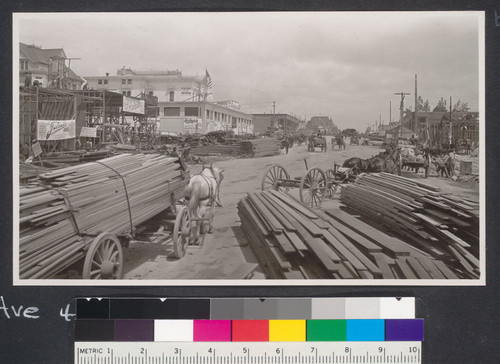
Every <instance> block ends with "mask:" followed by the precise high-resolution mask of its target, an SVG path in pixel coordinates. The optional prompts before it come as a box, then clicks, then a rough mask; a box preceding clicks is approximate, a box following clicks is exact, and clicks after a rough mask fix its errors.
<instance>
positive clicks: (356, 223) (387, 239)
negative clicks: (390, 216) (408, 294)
mask: <svg viewBox="0 0 500 364" xmlns="http://www.w3.org/2000/svg"><path fill="white" fill-rule="evenodd" d="M326 213H327V214H328V215H330V216H332V217H333V218H334V219H335V220H337V221H339V222H340V223H342V224H344V225H346V226H348V227H349V228H351V229H352V230H354V231H356V232H357V233H359V234H361V235H362V236H364V237H365V238H369V239H370V240H372V241H374V242H375V243H376V244H379V245H381V246H382V247H383V248H385V249H387V250H388V251H390V252H391V253H392V254H394V255H395V256H406V255H410V250H409V249H408V248H407V247H406V246H403V245H402V244H401V241H400V240H399V239H396V238H393V237H391V236H388V235H387V234H385V233H383V232H381V231H380V230H377V229H375V228H373V227H372V226H370V225H368V224H366V223H364V222H363V221H361V220H359V219H356V218H355V217H353V216H351V215H349V214H347V213H345V212H343V211H341V210H326Z"/></svg>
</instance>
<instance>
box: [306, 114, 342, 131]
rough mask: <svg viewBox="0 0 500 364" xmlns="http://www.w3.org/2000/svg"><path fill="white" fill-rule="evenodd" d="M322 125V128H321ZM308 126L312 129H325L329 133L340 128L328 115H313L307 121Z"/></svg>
mask: <svg viewBox="0 0 500 364" xmlns="http://www.w3.org/2000/svg"><path fill="white" fill-rule="evenodd" d="M320 127H321V128H320ZM307 128H308V129H311V130H320V129H321V130H325V131H327V132H329V133H337V132H338V131H339V129H338V128H337V126H336V125H335V124H334V122H333V120H332V119H331V118H329V117H328V116H313V117H312V118H311V119H310V120H309V121H308V122H307Z"/></svg>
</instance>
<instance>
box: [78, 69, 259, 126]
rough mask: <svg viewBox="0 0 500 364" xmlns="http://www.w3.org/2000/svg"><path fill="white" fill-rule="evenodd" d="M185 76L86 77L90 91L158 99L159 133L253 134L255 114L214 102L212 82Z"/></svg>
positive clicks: (127, 73) (125, 73) (127, 72)
mask: <svg viewBox="0 0 500 364" xmlns="http://www.w3.org/2000/svg"><path fill="white" fill-rule="evenodd" d="M207 75H208V72H207V74H206V75H205V77H199V76H184V75H183V74H182V72H181V71H179V70H172V71H134V70H132V69H129V68H125V67H123V68H121V69H119V70H118V71H117V73H116V75H115V76H111V75H109V73H107V74H106V75H105V76H86V77H85V79H86V82H87V83H86V85H85V87H86V88H89V89H94V90H110V91H114V92H119V93H121V94H123V95H126V96H132V97H138V96H140V95H148V96H155V97H157V98H158V116H159V118H158V120H159V131H160V132H163V133H176V134H194V133H200V134H205V133H208V132H211V131H219V130H224V131H230V130H232V131H234V133H235V134H246V133H253V120H252V119H253V118H252V115H249V114H246V113H244V112H241V111H240V110H239V103H238V102H236V101H233V100H226V101H220V102H213V101H212V100H213V95H212V93H211V87H210V84H211V80H210V82H207Z"/></svg>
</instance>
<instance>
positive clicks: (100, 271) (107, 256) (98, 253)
mask: <svg viewBox="0 0 500 364" xmlns="http://www.w3.org/2000/svg"><path fill="white" fill-rule="evenodd" d="M122 271H123V249H122V245H121V244H120V241H119V240H118V238H117V237H116V236H115V235H113V234H110V233H102V234H99V235H98V236H97V237H96V238H95V239H94V241H93V242H92V244H91V245H90V248H89V250H88V251H87V255H86V256H85V263H84V264H83V272H82V278H83V279H120V278H121V277H122Z"/></svg>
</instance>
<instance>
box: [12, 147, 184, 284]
mask: <svg viewBox="0 0 500 364" xmlns="http://www.w3.org/2000/svg"><path fill="white" fill-rule="evenodd" d="M187 181H188V176H187V175H186V174H185V173H184V171H183V170H182V167H181V164H180V160H179V158H169V157H166V156H163V155H159V154H156V155H155V154H147V155H144V154H137V155H131V154H121V155H117V156H114V157H110V158H106V159H103V160H101V161H98V162H92V163H86V164H82V165H76V166H71V167H67V168H61V169H57V170H52V171H48V172H44V173H39V175H38V177H37V178H34V179H32V180H30V181H29V184H28V185H27V186H25V187H21V188H20V194H19V222H20V227H19V229H20V236H19V259H20V260H19V273H20V278H22V279H35V278H51V277H53V276H54V275H56V274H57V273H59V272H61V271H62V270H64V269H65V268H67V267H69V266H71V264H73V263H75V262H77V261H78V260H80V259H81V258H82V257H84V255H85V249H86V248H88V244H89V242H90V241H91V238H89V237H91V236H96V235H98V234H99V233H101V232H111V233H115V234H122V233H133V230H134V228H135V227H136V226H137V225H139V224H141V223H143V222H145V221H147V220H149V219H150V218H152V217H154V216H156V215H158V214H159V213H161V212H162V211H164V210H165V209H166V208H167V207H169V206H171V205H172V202H174V203H175V201H177V200H179V199H181V198H182V197H183V193H184V187H185V185H186V183H187Z"/></svg>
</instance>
